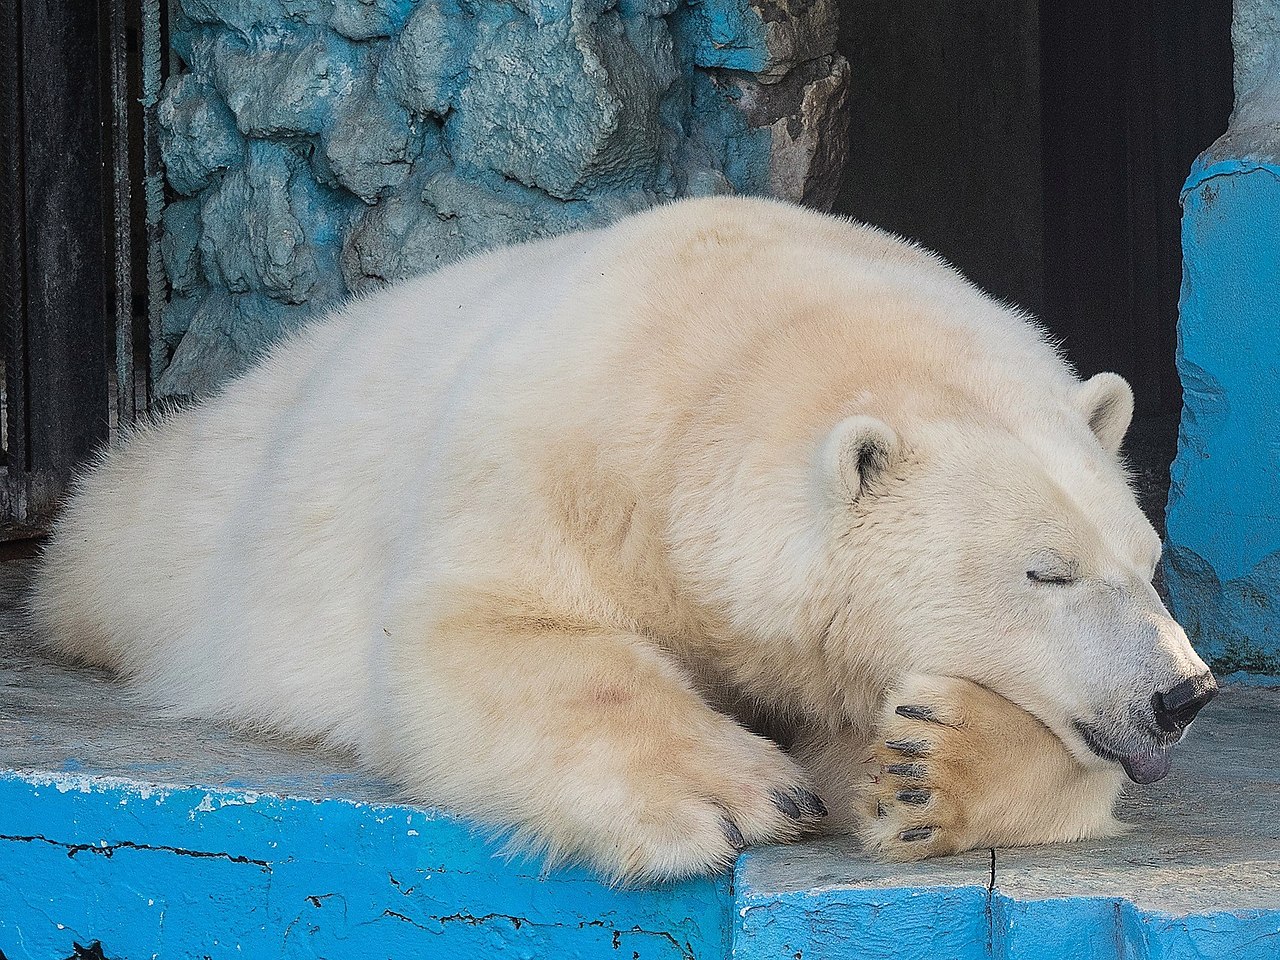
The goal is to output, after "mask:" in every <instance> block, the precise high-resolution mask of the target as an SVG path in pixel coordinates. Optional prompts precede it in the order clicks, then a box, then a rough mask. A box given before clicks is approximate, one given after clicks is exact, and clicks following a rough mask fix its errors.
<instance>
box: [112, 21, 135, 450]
mask: <svg viewBox="0 0 1280 960" xmlns="http://www.w3.org/2000/svg"><path fill="white" fill-rule="evenodd" d="M128 5H129V4H128V0H108V4H107V27H108V32H109V37H108V47H109V53H108V56H109V60H110V70H111V81H110V82H111V90H110V93H111V173H112V176H111V188H112V208H113V210H112V213H113V215H112V218H111V220H112V227H113V229H112V236H111V240H112V259H113V260H114V262H115V291H114V292H115V296H114V298H113V301H114V307H115V311H114V312H115V318H114V319H115V372H116V410H115V413H116V416H115V421H116V425H117V427H119V426H125V425H127V424H130V423H132V422H133V420H134V418H135V417H136V416H137V400H136V394H135V392H134V370H133V344H134V282H135V279H134V272H133V264H134V242H133V240H134V238H133V170H132V164H131V163H130V157H131V150H130V146H131V145H130V130H131V128H132V126H133V123H134V119H133V113H134V104H133V97H132V96H131V87H132V83H131V79H132V76H131V70H130V62H129V60H130V57H129V31H130V27H131V24H130V22H129V11H128V10H127V6H128Z"/></svg>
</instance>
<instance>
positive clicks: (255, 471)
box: [30, 198, 1216, 879]
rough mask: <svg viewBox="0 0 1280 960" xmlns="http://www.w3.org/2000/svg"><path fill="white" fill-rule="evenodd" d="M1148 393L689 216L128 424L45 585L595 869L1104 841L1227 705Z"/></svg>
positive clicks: (284, 729)
mask: <svg viewBox="0 0 1280 960" xmlns="http://www.w3.org/2000/svg"><path fill="white" fill-rule="evenodd" d="M1132 408H1133V400H1132V395H1131V392H1130V390H1129V388H1128V386H1127V384H1125V382H1124V381H1123V380H1122V379H1121V378H1119V377H1117V376H1114V375H1111V374H1102V375H1099V376H1096V377H1094V378H1093V379H1090V380H1088V381H1085V382H1081V381H1080V380H1079V379H1078V378H1077V377H1076V376H1075V375H1074V374H1073V373H1072V372H1071V370H1070V369H1069V368H1068V366H1067V365H1066V364H1065V363H1064V362H1063V360H1062V359H1061V358H1060V356H1059V354H1058V353H1057V352H1056V351H1055V349H1054V347H1053V346H1052V345H1050V344H1049V343H1048V342H1047V341H1046V338H1045V336H1044V334H1043V333H1042V331H1041V330H1039V329H1038V328H1037V327H1036V326H1035V325H1034V324H1033V323H1032V322H1030V321H1029V320H1028V318H1027V317H1026V316H1024V315H1022V314H1020V313H1019V312H1018V311H1016V310H1014V309H1011V308H1009V307H1007V306H1005V305H1002V304H1000V303H998V302H996V301H994V300H993V299H991V298H990V297H988V296H985V295H984V294H983V293H981V292H980V291H979V290H978V289H976V288H975V287H974V286H972V285H971V284H970V283H969V282H967V281H966V280H965V279H964V278H963V277H961V276H960V275H959V274H958V273H957V272H956V271H955V270H954V269H952V268H951V267H949V266H948V265H947V264H945V263H944V262H943V261H942V260H940V259H939V258H937V257H936V256H933V255H931V254H929V253H928V252H925V251H923V250H921V249H920V248H918V247H916V246H913V245H911V244H909V243H906V242H903V241H901V240H899V239H896V238H894V237H892V236H890V235H888V234H886V233H883V232H880V231H878V230H875V229H872V228H869V227H866V226H861V225H858V224H855V223H852V222H848V221H844V220H840V219H836V218H832V217H828V216H824V215H820V214H817V213H814V212H811V211H806V210H803V209H800V208H797V207H793V206H789V205H786V204H783V203H780V202H775V201H767V200H755V199H726V198H718V199H701V200H695V201H685V202H680V203H675V204H671V205H668V206H664V207H660V208H657V209H654V210H651V211H648V212H644V213H641V214H638V215H635V216H632V217H630V218H627V219H624V220H622V221H620V222H618V223H617V224H615V225H613V226H611V227H608V228H606V229H602V230H597V231H593V232H581V233H575V234H570V235H566V236H561V237H559V238H554V239H548V240H540V241H537V242H534V243H529V244H526V245H522V246H516V247H512V248H509V249H503V250H497V251H494V252H490V253H488V254H485V255H481V256H477V257H473V258H471V259H468V260H466V261H464V262H461V263H458V264H456V265H453V266H450V267H447V268H445V269H442V270H440V271H439V272H436V273H434V274H431V275H428V276H424V277H421V278H418V279H413V280H409V281H406V282H402V283H398V284H396V285H393V286H390V287H388V288H387V289H386V290H384V291H382V292H379V293H377V294H374V295H371V296H368V297H366V298H364V299H359V300H355V301H353V302H350V303H347V304H346V305H344V306H343V307H342V308H341V309H338V310H336V311H335V312H334V313H333V314H332V315H330V316H328V317H327V318H326V319H323V320H321V321H319V322H316V323H315V324H314V325H312V326H310V327H309V328H308V329H306V330H305V331H303V332H302V333H300V334H298V335H296V336H294V337H292V338H291V339H288V340H287V341H284V342H282V343H280V344H279V345H277V346H276V347H275V348H274V349H273V350H272V351H270V352H269V354H268V355H267V356H266V357H265V359H263V360H262V362H260V363H259V364H258V365H257V366H255V367H254V368H252V369H251V370H249V371H248V372H247V373H246V374H245V375H243V376H242V377H241V378H239V379H238V380H236V381H235V382H233V383H231V384H230V385H229V386H228V387H227V388H226V389H225V390H224V391H223V392H222V393H220V394H219V395H217V396H215V397H213V398H211V399H209V400H207V401H205V402H202V403H199V404H196V405H193V406H191V407H188V408H186V409H182V410H180V411H178V412H174V413H171V414H170V415H168V416H166V417H164V418H162V419H159V420H158V421H157V422H155V423H153V424H151V425H149V426H146V427H143V428H140V429H139V430H137V431H136V433H135V435H133V436H132V437H131V438H129V439H128V441H127V442H126V443H124V444H122V445H119V446H117V447H116V448H115V449H112V450H110V451H108V452H106V453H105V454H104V455H103V456H102V457H101V458H100V460H99V461H98V462H97V463H96V464H94V465H93V466H92V467H91V468H90V469H89V470H88V471H87V472H86V473H85V475H84V476H83V477H82V479H81V480H80V481H79V483H78V485H77V487H76V488H75V491H74V494H73V495H72V496H71V498H70V500H69V502H68V503H67V504H66V507H65V511H64V513H63V515H62V517H61V519H60V520H59V522H58V524H57V527H56V530H55V532H54V534H53V537H52V539H51V541H50V542H49V544H48V546H47V549H46V550H45V552H44V556H43V559H42V562H41V569H40V572H39V578H38V581H37V584H36V586H35V589H34V592H33V595H32V597H31V601H30V605H31V612H32V614H33V615H34V617H35V618H36V620H37V622H38V624H39V628H40V630H41V631H42V632H43V633H45V634H46V635H47V636H49V637H50V638H52V643H53V644H54V645H55V647H56V648H57V650H59V651H60V652H61V653H63V654H65V655H70V656H74V657H78V658H80V659H82V660H85V661H90V662H92V663H96V664H102V665H106V666H109V667H111V668H114V669H115V670H117V671H119V672H120V673H121V674H122V675H125V676H127V677H129V678H131V679H132V680H133V682H134V683H135V684H137V686H138V687H139V688H140V689H141V690H142V691H144V692H145V693H146V694H147V695H148V696H150V697H152V698H154V699H156V700H157V701H159V702H161V703H163V704H165V705H167V706H168V707H169V708H171V709H173V710H176V711H181V712H182V713H183V714H185V715H189V716H193V717H208V718H216V719H220V720H223V721H230V722H233V723H238V724H244V725H249V726H251V727H252V728H254V729H269V730H275V731H278V732H280V733H282V734H286V735H291V736H299V737H305V738H320V739H322V740H324V741H327V742H328V743H330V744H335V745H338V746H341V747H343V748H347V749H349V750H351V751H354V753H355V754H356V755H358V757H359V758H360V759H361V760H362V761H363V762H364V763H365V764H366V765H367V766H368V767H369V768H371V769H373V770H376V771H378V772H380V773H381V774H383V775H386V776H389V777H392V778H394V779H395V780H396V781H398V782H399V783H401V784H403V785H404V787H405V790H406V793H407V795H408V796H409V797H411V798H413V799H416V800H418V801H422V802H426V803H431V804H439V805H442V806H444V807H448V808H452V809H454V810H456V811H460V812H461V813H463V814H466V815H468V816H471V817H474V818H476V819H478V820H480V821H483V822H485V823H488V824H493V825H495V827H498V828H502V829H504V830H506V831H508V832H509V834H510V835H511V837H512V838H513V840H514V842H516V843H520V844H525V845H528V846H531V847H536V848H539V849H541V850H543V851H545V853H546V854H547V855H549V856H550V857H552V858H553V859H554V858H566V857H567V858H574V859H577V860H580V861H586V862H588V863H590V864H593V865H594V866H595V867H597V868H598V869H599V870H601V871H603V872H604V873H605V874H607V875H609V876H611V877H617V878H629V879H634V878H668V877H678V876H684V875H688V874H694V873H699V872H705V871H710V870H715V869H718V868H720V867H722V866H723V865H724V864H726V863H727V862H728V861H729V860H730V859H731V858H732V857H733V856H734V855H735V852H736V851H737V850H739V849H741V848H742V847H743V846H744V845H747V844H757V843H765V842H776V841H786V840H790V839H793V838H795V837H797V836H800V835H802V834H804V833H807V832H809V831H812V830H814V829H817V828H819V826H822V828H823V829H827V830H833V831H840V830H845V831H857V832H859V833H861V834H862V836H863V837H864V838H865V839H866V841H867V842H868V843H869V844H870V846H871V847H872V848H873V849H874V850H875V851H877V852H878V853H879V854H880V855H882V856H885V857H889V858H897V859H913V858H920V857H927V856H934V855H940V854H946V853H951V852H954V851H960V850H964V849H969V848H974V847H985V846H990V845H1004V844H1028V843H1040V842H1049V841H1059V840H1069V839H1074V838H1080V837H1090V836H1098V835H1103V834H1106V833H1108V832H1109V831H1111V830H1113V829H1114V828H1115V825H1116V824H1115V821H1114V819H1113V817H1112V804H1113V801H1114V799H1115V798H1116V796H1117V793H1118V791H1119V790H1120V788H1121V784H1122V782H1123V780H1124V773H1125V772H1126V771H1127V773H1128V774H1129V776H1130V777H1131V778H1132V779H1134V780H1138V781H1147V780H1152V779H1157V778H1159V777H1160V776H1163V774H1164V773H1165V772H1166V770H1167V768H1168V754H1169V748H1170V746H1171V745H1172V744H1173V743H1174V742H1175V741H1177V740H1178V739H1179V737H1180V736H1181V735H1182V733H1183V731H1184V730H1185V729H1186V727H1187V726H1188V725H1189V723H1190V721H1191V719H1192V717H1193V716H1194V715H1195V712H1196V711H1197V710H1198V709H1199V707H1200V706H1202V705H1203V704H1204V703H1205V702H1206V701H1207V700H1208V699H1209V697H1211V696H1212V695H1213V692H1214V691H1215V689H1216V687H1215V684H1214V681H1213V679H1212V676H1211V675H1210V673H1209V671H1208V670H1207V668H1206V666H1205V664H1204V662H1203V661H1202V660H1201V659H1200V658H1199V657H1198V656H1197V655H1196V653H1195V652H1194V651H1193V650H1192V648H1191V646H1190V645H1189V643H1188V641H1187V638H1186V636H1185V634H1184V633H1183V631H1182V630H1181V629H1180V628H1179V627H1178V625H1177V624H1176V623H1175V622H1174V621H1173V620H1172V619H1171V618H1170V616H1169V614H1168V613H1167V612H1166V611H1165V609H1164V607H1163V606H1162V605H1161V603H1160V600H1159V599H1158V597H1157V595H1156V593H1155V591H1154V590H1153V588H1152V586H1151V579H1152V574H1153V570H1154V568H1155V565H1156V562H1157V559H1158V557H1159V555H1160V541H1159V539H1158V537H1157V535H1156V534H1155V532H1154V531H1153V530H1152V528H1151V526H1150V524H1149V523H1148V522H1147V521H1146V520H1145V518H1144V517H1143V515H1142V513H1141V512H1140V511H1139V509H1138V507H1137V505H1136V502H1135V499H1134V496H1133V495H1132V493H1131V492H1130V488H1129V486H1128V483H1127V481H1126V474H1125V471H1124V468H1123V466H1122V464H1121V462H1120V460H1119V457H1118V449H1119V447H1120V445H1121V441H1122V438H1123V436H1124V434H1125V432H1126V429H1127V427H1128V424H1129V420H1130V417H1131V413H1132ZM823 821H825V824H823Z"/></svg>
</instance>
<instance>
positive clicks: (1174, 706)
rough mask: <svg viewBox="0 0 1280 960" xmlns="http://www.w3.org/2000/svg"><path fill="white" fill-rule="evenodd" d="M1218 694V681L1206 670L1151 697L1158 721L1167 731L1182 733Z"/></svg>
mask: <svg viewBox="0 0 1280 960" xmlns="http://www.w3.org/2000/svg"><path fill="white" fill-rule="evenodd" d="M1217 695H1218V681H1217V680H1215V679H1213V674H1212V673H1210V672H1209V671H1208V670H1206V671H1205V672H1204V673H1202V674H1200V675H1199V676H1195V677H1190V678H1188V679H1186V680H1183V681H1182V682H1181V683H1180V684H1178V685H1177V686H1175V687H1171V688H1170V689H1168V690H1166V691H1165V692H1164V693H1157V694H1156V695H1155V696H1154V697H1152V698H1151V705H1152V706H1153V707H1154V708H1155V712H1156V723H1158V724H1159V725H1160V729H1161V730H1163V731H1165V732H1166V733H1181V732H1182V731H1183V730H1185V729H1187V727H1189V726H1190V725H1191V721H1192V720H1194V719H1195V718H1196V714H1197V713H1199V712H1200V708H1201V707H1203V706H1204V705H1205V704H1206V703H1208V702H1209V701H1210V700H1212V699H1213V698H1214V697H1216V696H1217Z"/></svg>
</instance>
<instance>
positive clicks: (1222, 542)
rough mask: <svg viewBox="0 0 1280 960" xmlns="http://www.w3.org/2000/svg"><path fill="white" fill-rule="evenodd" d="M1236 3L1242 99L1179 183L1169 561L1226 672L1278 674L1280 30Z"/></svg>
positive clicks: (1178, 599)
mask: <svg viewBox="0 0 1280 960" xmlns="http://www.w3.org/2000/svg"><path fill="white" fill-rule="evenodd" d="M1275 11H1276V4H1275V3H1272V2H1248V0H1246V2H1240V3H1237V4H1236V21H1235V37H1234V39H1235V44H1236V96H1237V99H1236V110H1235V113H1234V115H1233V117H1232V121H1231V126H1230V128H1229V129H1228V130H1227V132H1226V133H1225V134H1224V135H1223V136H1222V137H1221V138H1220V139H1219V140H1218V141H1217V143H1215V144H1214V145H1213V146H1212V147H1210V148H1209V150H1207V151H1206V152H1205V153H1204V154H1203V155H1202V156H1201V157H1200V158H1199V159H1198V160H1197V161H1196V164H1195V167H1194V168H1193V169H1192V172H1191V177H1190V179H1189V180H1188V181H1187V185H1186V188H1185V189H1184V192H1183V230H1182V233H1183V284H1182V301H1181V307H1180V316H1179V322H1178V342H1179V348H1178V369H1179V371H1180V373H1181V376H1182V384H1183V398H1184V399H1183V413H1182V423H1181V427H1180V430H1179V436H1178V457H1177V460H1176V461H1175V463H1174V465H1173V473H1172V485H1171V487H1170V492H1169V509H1168V534H1169V537H1168V544H1167V549H1166V553H1165V564H1164V567H1165V575H1166V580H1167V583H1168V585H1169V592H1170V599H1171V602H1172V605H1173V608H1174V612H1175V614H1177V615H1178V617H1179V619H1180V620H1181V621H1182V622H1183V623H1184V624H1185V625H1186V627H1187V630H1188V632H1189V633H1190V634H1191V635H1192V639H1193V640H1194V641H1196V644H1197V646H1198V647H1199V648H1200V649H1201V651H1202V652H1203V653H1205V654H1206V655H1207V657H1208V658H1210V659H1211V660H1212V662H1213V664H1214V666H1215V668H1216V669H1217V670H1219V671H1220V672H1222V673H1231V672H1236V671H1246V672H1248V673H1251V674H1263V675H1269V676H1280V69H1278V67H1277V63H1278V61H1277V59H1276V57H1275V51H1276V49H1277V42H1278V41H1280V31H1277V30H1276V29H1275V27H1276V22H1277V18H1276V14H1275Z"/></svg>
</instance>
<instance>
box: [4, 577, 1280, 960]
mask: <svg viewBox="0 0 1280 960" xmlns="http://www.w3.org/2000/svg"><path fill="white" fill-rule="evenodd" d="M25 570H26V568H25V567H24V566H19V565H16V564H12V563H9V564H3V565H0V952H3V955H4V956H6V957H8V958H9V960H19V958H21V960H37V958H39V960H47V958H49V957H64V956H71V955H72V954H73V953H74V947H73V944H74V943H77V942H78V943H80V944H81V945H82V946H84V947H86V948H88V947H89V945H90V944H91V942H92V941H94V940H99V941H101V944H102V949H103V954H104V955H105V956H107V957H117V956H119V957H139V956H152V955H157V954H158V955H159V956H163V957H183V956H197V957H198V956H209V957H216V958H222V957H247V956H252V957H274V956H279V957H296V956H324V957H329V958H331V960H337V958H341V957H369V956H448V957H451V958H452V957H457V958H464V960H467V958H476V960H481V958H488V957H492V956H499V955H504V956H505V955H513V956H522V957H564V958H583V960H587V958H592V960H594V958H598V957H604V956H607V957H613V956H621V957H628V958H631V960H637V958H641V960H648V958H654V960H659V958H660V960H704V958H706V960H713V958H714V960H720V958H726V960H727V958H728V957H730V956H732V957H733V958H736V960H757V958H759V960H765V958H768V960H776V958H787V960H794V957H796V956H800V957H801V958H802V960H837V958H848V957H851V956H857V957H866V958H885V960H889V958H892V960H937V958H939V957H947V958H954V960H980V958H981V960H995V958H1010V960H1015V958H1016V960H1031V958H1042V957H1043V958H1051V957H1052V958H1067V957H1071V958H1074V957H1081V958H1084V957H1088V958H1091V960H1092V958H1096V960H1134V958H1139V960H1147V958H1151V960H1155V958H1169V960H1172V958H1182V957H1185V958H1193V957H1221V958H1227V957H1230V958H1232V960H1262V958H1272V957H1274V956H1276V955H1277V953H1278V952H1280V822H1278V821H1277V819H1276V817H1275V810H1276V808H1277V807H1276V805H1277V803H1278V802H1280V741H1277V740H1276V738H1274V737H1272V736H1269V735H1266V734H1268V733H1269V732H1270V731H1272V730H1274V729H1276V727H1277V725H1278V724H1280V689H1242V688H1228V689H1227V690H1226V691H1224V692H1223V694H1222V695H1221V696H1220V698H1219V699H1218V700H1217V701H1215V702H1214V703H1213V704H1212V705H1210V706H1209V707H1208V708H1207V709H1206V710H1205V711H1204V714H1203V715H1202V717H1201V719H1199V720H1197V722H1196V725H1195V727H1194V728H1193V730H1192V732H1191V734H1190V735H1189V737H1188V740H1187V742H1186V743H1185V744H1183V745H1182V746H1180V747H1179V748H1178V749H1177V752H1176V753H1175V759H1174V767H1173V773H1172V774H1171V776H1170V777H1169V779H1167V780H1165V781H1163V782H1162V783H1160V784H1156V785H1153V786H1150V787H1144V788H1134V789H1133V792H1132V794H1131V796H1130V797H1129V798H1128V799H1127V800H1126V801H1125V803H1124V809H1123V816H1124V817H1125V818H1126V819H1127V820H1129V821H1130V822H1131V823H1132V825H1133V830H1132V832H1131V833H1130V834H1129V835H1127V836H1125V837H1121V838H1117V839H1113V840H1108V841H1097V842H1089V843H1081V844H1068V845H1061V846H1055V847H1037V848H1032V849H1027V850H1000V851H996V852H995V853H994V854H993V853H992V852H990V851H976V852H973V853H969V854H963V855H960V856H956V857H950V858H946V859H943V860H936V861H931V862H927V863H923V864H910V865H888V864H881V863H875V862H873V861H870V860H868V859H867V858H866V857H865V855H864V854H863V853H862V852H861V850H860V849H859V848H858V846H857V844H856V843H854V842H853V841H851V840H825V841H817V842H811V843H806V844H799V845H794V846H786V847H770V848H762V849H757V850H749V851H747V852H746V853H744V854H743V855H742V856H741V857H740V858H739V860H738V863H737V865H736V867H735V869H734V873H733V876H732V882H730V878H728V877H720V878H713V879H706V880H697V881H691V882H689V883H684V884H675V885H662V886H656V887H647V888H639V889H613V888H609V887H607V886H605V885H603V884H600V883H598V882H597V881H596V880H594V879H593V878H592V877H591V876H590V875H588V874H587V873H585V872H584V871H581V870H575V869H555V870H551V871H545V870H544V869H543V868H542V866H541V865H540V864H538V863H536V862H530V861H527V860H523V859H520V858H515V859H511V858H508V857H506V856H504V855H503V852H502V848H501V843H500V842H499V840H497V839H495V838H494V837H493V836H492V835H491V834H490V833H487V832H486V831H484V830H482V829H480V828H477V827H475V826H473V825H470V824H468V823H466V822H465V821H461V820H458V819H456V818H454V817H451V816H449V815H447V814H445V813H442V812H439V811H433V810H424V809H421V808H415V807H412V806H408V805H405V804H403V803H402V802H401V801H400V798H399V796H398V794H397V791H396V789H395V788H394V787H393V786H392V785H391V784H389V783H386V782H382V781H379V780H378V779H376V778H373V777H370V776H368V775H367V774H364V773H361V772H359V771H358V770H356V769H355V767H354V764H353V762H352V759H351V758H350V757H349V756H346V755H344V754H342V753H339V752H334V751H326V750H323V749H319V748H316V747H314V746H308V745H304V744H296V743H293V744H291V743H284V742H280V741H278V740H271V739H264V738H260V737H259V738H255V737H251V736H248V735H246V734H242V733H237V732H235V731H233V730H228V729H225V728H222V727H218V726H215V725H212V724H208V723H202V722H190V721H184V720H181V719H176V718H173V717H170V716H166V715H163V714H160V713H157V712H155V711H153V710H151V709H149V708H148V707H147V706H146V705H144V704H139V703H136V702H132V701H131V700H130V699H129V697H128V695H127V691H126V690H125V689H124V688H123V687H122V686H121V685H120V684H118V683H117V682H116V681H114V680H113V679H112V678H111V677H110V676H108V675H107V674H105V673H103V672H101V671H97V670H90V669H84V668H72V667H68V666H64V665H59V664H55V663H52V662H50V661H49V660H47V659H45V658H44V657H42V656H41V655H40V654H39V653H38V652H36V651H35V650H34V649H33V647H32V644H31V641H30V639H29V638H27V637H25V636H24V635H23V634H22V633H21V631H20V630H18V629H16V623H17V605H16V603H15V602H14V598H15V596H16V594H17V592H18V591H19V589H20V587H21V583H22V581H23V579H24V577H25ZM1259 731H1263V732H1264V735H1262V736H1259V735H1258V732H1259ZM615 951H616V952H615Z"/></svg>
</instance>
